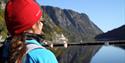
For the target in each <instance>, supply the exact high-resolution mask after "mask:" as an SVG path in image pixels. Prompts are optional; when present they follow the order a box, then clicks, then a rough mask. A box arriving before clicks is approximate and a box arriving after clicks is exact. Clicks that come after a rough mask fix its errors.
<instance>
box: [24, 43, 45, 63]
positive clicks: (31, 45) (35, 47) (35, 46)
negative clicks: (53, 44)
mask: <svg viewBox="0 0 125 63" xmlns="http://www.w3.org/2000/svg"><path fill="white" fill-rule="evenodd" d="M26 47H27V51H26V53H25V54H24V56H23V58H22V62H23V63H25V61H26V54H27V53H29V52H30V51H32V50H34V49H46V48H45V47H43V46H40V45H36V44H27V45H26Z"/></svg>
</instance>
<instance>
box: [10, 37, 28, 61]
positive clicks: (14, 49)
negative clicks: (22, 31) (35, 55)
mask: <svg viewBox="0 0 125 63" xmlns="http://www.w3.org/2000/svg"><path fill="white" fill-rule="evenodd" d="M25 52H26V44H25V37H24V35H16V36H14V37H13V38H12V40H11V46H10V54H9V63H22V62H21V61H22V57H23V55H24V54H25Z"/></svg>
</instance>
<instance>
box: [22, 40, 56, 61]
mask: <svg viewBox="0 0 125 63" xmlns="http://www.w3.org/2000/svg"><path fill="white" fill-rule="evenodd" d="M26 43H31V44H36V45H38V46H41V44H40V43H38V42H37V41H36V40H26ZM23 63H58V62H57V59H56V57H55V55H54V54H53V53H52V52H51V51H50V50H48V49H46V48H37V49H33V50H31V51H29V52H28V53H27V54H26V56H25V61H23Z"/></svg>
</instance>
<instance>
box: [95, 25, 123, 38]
mask: <svg viewBox="0 0 125 63" xmlns="http://www.w3.org/2000/svg"><path fill="white" fill-rule="evenodd" d="M96 39H97V40H125V25H122V26H121V27H119V28H116V29H114V30H111V31H108V32H106V33H103V34H99V35H98V36H96Z"/></svg>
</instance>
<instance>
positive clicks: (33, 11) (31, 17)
mask: <svg viewBox="0 0 125 63" xmlns="http://www.w3.org/2000/svg"><path fill="white" fill-rule="evenodd" d="M41 16H42V11H41V9H40V6H39V5H38V4H37V3H36V1H34V0H10V1H9V2H8V3H7V5H6V9H5V22H6V25H7V29H8V31H9V33H10V34H11V35H15V34H20V33H22V32H23V31H24V30H27V29H29V28H31V27H32V26H33V25H34V24H35V23H36V22H37V21H38V20H39V19H40V17H41Z"/></svg>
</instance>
